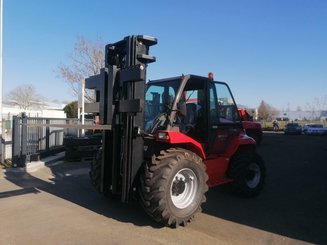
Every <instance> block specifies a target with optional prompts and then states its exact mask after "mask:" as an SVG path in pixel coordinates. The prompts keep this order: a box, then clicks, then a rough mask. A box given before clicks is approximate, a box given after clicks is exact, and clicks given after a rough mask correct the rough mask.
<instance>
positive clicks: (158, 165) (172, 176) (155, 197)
mask: <svg viewBox="0 0 327 245" xmlns="http://www.w3.org/2000/svg"><path fill="white" fill-rule="evenodd" d="M207 180H208V176H207V173H206V171H205V165H204V164H203V162H202V159H201V158H200V157H199V156H197V155H196V154H194V153H193V152H190V151H188V150H185V149H181V148H171V149H168V150H165V151H161V152H160V154H159V155H158V156H154V157H153V158H152V162H151V163H147V164H145V169H144V172H143V174H141V176H140V187H139V196H140V199H141V204H142V206H143V208H144V210H145V211H146V212H147V214H148V215H150V217H152V218H153V219H154V220H155V221H157V222H160V223H162V224H164V225H166V226H170V227H177V226H179V225H183V226H185V225H187V223H188V222H190V221H191V219H192V218H193V217H194V215H195V214H196V213H197V212H200V211H201V204H202V203H203V202H205V201H206V198H205V195H204V194H205V192H206V191H207V190H208V186H207V183H206V182H207Z"/></svg>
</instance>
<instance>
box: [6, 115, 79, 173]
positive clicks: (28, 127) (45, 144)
mask: <svg viewBox="0 0 327 245" xmlns="http://www.w3.org/2000/svg"><path fill="white" fill-rule="evenodd" d="M77 123H78V119H66V118H40V117H27V116H26V114H25V113H22V114H21V115H19V116H14V117H13V128H12V165H13V167H25V164H26V162H30V161H35V160H38V159H39V158H41V157H45V156H48V155H51V154H55V153H58V152H60V151H63V148H64V146H63V139H64V137H65V136H77V135H78V129H76V128H51V127H49V126H42V124H47V125H49V124H77ZM34 124H37V125H39V126H37V127H33V125H34ZM40 125H41V126H40Z"/></svg>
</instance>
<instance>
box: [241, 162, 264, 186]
mask: <svg viewBox="0 0 327 245" xmlns="http://www.w3.org/2000/svg"><path fill="white" fill-rule="evenodd" d="M260 179H261V171H260V167H259V166H258V164H256V163H251V164H250V165H249V166H248V169H247V174H246V179H245V180H246V184H247V185H248V187H250V188H255V187H257V185H258V184H259V182H260Z"/></svg>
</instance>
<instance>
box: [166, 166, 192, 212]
mask: <svg viewBox="0 0 327 245" xmlns="http://www.w3.org/2000/svg"><path fill="white" fill-rule="evenodd" d="M197 191H198V179H197V177H196V175H195V173H194V172H193V170H191V169H189V168H183V169H181V170H179V171H178V172H177V173H176V174H175V176H174V178H173V181H172V183H171V185H170V197H171V200H172V202H173V204H174V205H175V207H177V208H179V209H183V208H186V207H188V206H189V205H190V204H191V203H192V202H193V201H194V199H195V196H196V193H197Z"/></svg>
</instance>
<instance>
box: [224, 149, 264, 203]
mask: <svg viewBox="0 0 327 245" xmlns="http://www.w3.org/2000/svg"><path fill="white" fill-rule="evenodd" d="M228 176H229V177H230V178H232V179H234V182H232V186H233V187H234V190H235V191H236V193H237V194H239V195H240V196H243V197H253V196H256V195H258V194H259V193H260V191H261V190H262V188H263V185H264V182H265V178H266V168H265V164H264V161H263V160H262V158H261V157H260V156H259V155H258V154H239V155H236V156H235V157H234V158H233V159H232V161H231V163H230V166H229V170H228Z"/></svg>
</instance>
